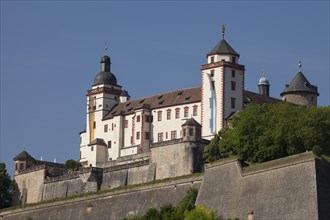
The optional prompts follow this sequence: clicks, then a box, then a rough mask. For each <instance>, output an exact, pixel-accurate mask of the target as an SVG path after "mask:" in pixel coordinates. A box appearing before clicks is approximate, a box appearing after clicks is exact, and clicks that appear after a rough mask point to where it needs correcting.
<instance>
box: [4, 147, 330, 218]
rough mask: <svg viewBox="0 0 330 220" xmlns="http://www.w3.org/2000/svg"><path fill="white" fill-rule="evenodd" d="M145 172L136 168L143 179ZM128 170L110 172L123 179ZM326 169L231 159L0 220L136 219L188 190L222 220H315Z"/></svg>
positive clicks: (311, 160)
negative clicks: (250, 217) (197, 172)
mask: <svg viewBox="0 0 330 220" xmlns="http://www.w3.org/2000/svg"><path fill="white" fill-rule="evenodd" d="M149 169H150V167H149V168H148V167H147V166H142V167H141V170H136V172H140V171H143V170H144V171H146V173H148V172H149V171H148V170H149ZM128 172H129V171H128V170H125V169H124V170H116V171H113V175H118V176H121V175H126V180H122V182H124V181H128V175H129V174H128ZM329 174H330V165H329V163H327V162H325V161H322V160H320V159H318V158H316V157H315V156H314V155H313V154H312V153H304V154H300V155H295V156H291V157H287V158H283V159H279V160H274V161H270V162H266V163H262V164H259V165H254V166H249V167H243V168H242V167H241V163H240V162H239V161H238V160H237V159H227V160H223V161H220V162H217V163H214V164H209V165H208V166H207V168H206V170H205V172H204V174H203V176H198V177H190V178H188V177H187V178H186V179H181V180H175V181H174V180H173V181H171V182H166V183H160V184H153V185H150V186H140V187H135V188H132V189H127V190H122V191H117V192H112V193H103V194H100V195H93V196H88V197H83V198H76V199H71V200H68V201H62V202H54V203H51V204H44V205H38V206H33V207H30V208H20V209H16V210H12V211H4V212H2V213H0V216H2V219H1V220H11V219H26V218H27V217H31V218H32V219H33V220H38V219H120V218H124V217H128V216H132V215H142V214H144V213H145V212H146V211H147V210H148V209H149V208H153V207H155V208H159V207H160V206H161V205H164V204H168V203H171V204H173V205H175V204H176V203H177V202H178V201H180V200H181V199H182V198H183V197H184V196H185V194H186V191H187V190H188V189H189V188H190V187H194V188H197V189H199V193H198V197H197V200H196V204H197V205H198V204H204V205H206V206H207V208H208V209H210V210H214V211H217V213H219V214H221V215H223V217H225V218H235V217H238V218H240V219H247V213H248V212H251V211H253V213H254V219H290V220H292V219H299V220H301V219H306V220H307V219H315V220H318V219H319V220H323V219H324V220H326V219H329V216H330V209H329V207H330V206H329V204H330V175H329Z"/></svg>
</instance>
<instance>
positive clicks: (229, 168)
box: [196, 153, 329, 219]
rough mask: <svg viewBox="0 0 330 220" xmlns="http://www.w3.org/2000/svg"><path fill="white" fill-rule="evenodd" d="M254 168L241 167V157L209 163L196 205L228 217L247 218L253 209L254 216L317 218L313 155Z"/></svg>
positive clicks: (262, 217)
mask: <svg viewBox="0 0 330 220" xmlns="http://www.w3.org/2000/svg"><path fill="white" fill-rule="evenodd" d="M251 168H252V169H251ZM254 168H255V169H253V167H250V169H246V170H244V169H243V170H242V168H241V166H240V163H239V161H238V160H229V161H223V162H220V163H217V164H215V165H210V166H209V167H208V168H207V169H206V172H205V174H204V179H203V183H202V186H201V190H200V192H199V195H198V197H197V201H196V204H205V205H206V206H207V208H209V209H211V210H215V211H217V212H218V213H221V214H222V215H223V216H224V217H225V218H233V217H238V218H240V219H246V218H247V213H248V212H250V211H253V213H254V219H274V218H275V219H318V208H317V207H318V204H317V186H316V167H315V158H314V155H312V154H310V153H307V154H302V155H296V156H293V157H288V158H284V159H280V160H275V161H272V162H270V163H264V164H260V166H259V167H258V166H256V167H254ZM327 172H328V174H329V170H327ZM324 174H325V173H324ZM328 201H329V198H328ZM328 214H329V213H328Z"/></svg>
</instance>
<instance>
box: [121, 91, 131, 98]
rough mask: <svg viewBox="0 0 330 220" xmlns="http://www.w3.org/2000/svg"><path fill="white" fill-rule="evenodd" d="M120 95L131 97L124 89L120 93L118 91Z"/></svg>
mask: <svg viewBox="0 0 330 220" xmlns="http://www.w3.org/2000/svg"><path fill="white" fill-rule="evenodd" d="M120 96H126V97H131V96H129V95H128V92H127V91H126V90H123V91H122V92H121V93H120Z"/></svg>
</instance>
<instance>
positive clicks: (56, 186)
mask: <svg viewBox="0 0 330 220" xmlns="http://www.w3.org/2000/svg"><path fill="white" fill-rule="evenodd" d="M101 182H102V169H97V168H91V167H90V168H85V169H83V170H81V171H77V172H72V173H69V174H66V175H62V176H57V177H52V178H48V179H46V180H45V184H44V187H43V197H42V200H49V199H54V198H59V197H67V196H72V195H76V194H80V193H85V192H94V191H97V190H99V189H100V186H101Z"/></svg>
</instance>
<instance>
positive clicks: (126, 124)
mask: <svg viewBox="0 0 330 220" xmlns="http://www.w3.org/2000/svg"><path fill="white" fill-rule="evenodd" d="M124 127H125V128H128V120H125V121H124Z"/></svg>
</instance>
